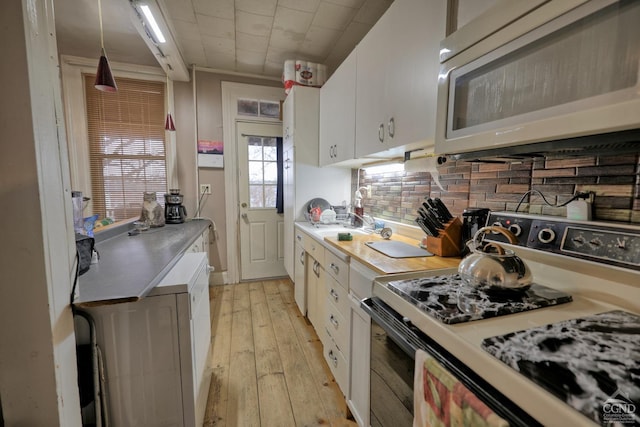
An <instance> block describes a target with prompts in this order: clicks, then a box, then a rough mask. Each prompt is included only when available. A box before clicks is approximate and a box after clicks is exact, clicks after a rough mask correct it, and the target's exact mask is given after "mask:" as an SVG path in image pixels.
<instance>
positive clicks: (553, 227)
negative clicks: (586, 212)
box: [485, 212, 640, 270]
mask: <svg viewBox="0 0 640 427" xmlns="http://www.w3.org/2000/svg"><path fill="white" fill-rule="evenodd" d="M487 225H495V226H499V227H504V228H507V229H508V230H510V231H511V232H513V234H515V235H516V237H518V245H519V246H525V247H527V248H531V249H537V250H541V251H545V252H552V253H557V254H562V255H565V256H571V257H575V258H583V259H588V260H591V261H596V262H601V263H605V264H611V265H617V266H620V267H625V268H632V269H635V270H640V227H639V226H633V225H627V224H614V223H605V222H596V221H571V220H568V219H566V218H562V217H552V216H541V215H527V214H518V213H513V212H492V213H491V214H490V215H489V218H488V220H487ZM485 239H487V240H493V241H498V242H503V243H506V242H507V240H506V238H505V237H504V236H503V235H501V234H498V233H495V234H493V233H490V234H487V235H486V236H485Z"/></svg>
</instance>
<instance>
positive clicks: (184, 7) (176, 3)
mask: <svg viewBox="0 0 640 427" xmlns="http://www.w3.org/2000/svg"><path fill="white" fill-rule="evenodd" d="M160 4H161V6H162V9H163V10H164V9H165V8H166V11H167V12H168V13H167V15H168V16H170V17H171V19H172V20H174V19H179V20H181V21H187V22H191V23H192V24H195V23H196V14H195V13H194V10H193V4H192V3H191V0H169V1H164V2H162V3H160Z"/></svg>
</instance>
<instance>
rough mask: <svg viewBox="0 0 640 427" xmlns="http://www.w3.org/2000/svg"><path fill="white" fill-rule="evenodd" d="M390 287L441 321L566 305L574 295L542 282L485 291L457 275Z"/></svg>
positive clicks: (398, 282) (427, 278)
mask: <svg viewBox="0 0 640 427" xmlns="http://www.w3.org/2000/svg"><path fill="white" fill-rule="evenodd" d="M387 287H388V288H389V289H390V290H391V291H393V292H394V293H396V294H398V295H400V296H401V297H402V298H404V299H405V300H407V301H409V302H410V303H412V304H413V305H415V306H417V307H418V308H420V309H421V310H423V311H424V312H426V313H427V314H429V315H430V316H432V317H434V318H436V319H438V320H439V321H441V322H442V323H447V324H453V323H461V322H469V321H472V320H480V319H487V318H490V317H496V316H503V315H507V314H513V313H519V312H522V311H528V310H535V309H537V308H542V307H549V306H552V305H557V304H563V303H566V302H570V301H571V300H572V298H571V295H569V294H566V293H564V292H561V291H558V290H556V289H552V288H549V287H546V286H543V285H539V284H536V283H534V284H532V285H531V287H529V288H528V289H527V290H522V291H500V292H495V291H482V290H478V289H476V288H473V287H470V286H467V285H465V284H464V283H463V281H462V279H461V278H460V276H459V275H458V274H452V275H443V276H432V277H421V278H417V279H408V280H396V281H392V282H389V283H387Z"/></svg>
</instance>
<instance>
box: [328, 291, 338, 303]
mask: <svg viewBox="0 0 640 427" xmlns="http://www.w3.org/2000/svg"><path fill="white" fill-rule="evenodd" d="M329 294H330V295H331V296H332V297H333V299H334V300H336V302H338V299H339V298H338V297H339V295H338V293H337V292H336V291H335V290H333V289H331V291H329Z"/></svg>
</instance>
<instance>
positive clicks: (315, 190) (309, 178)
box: [282, 86, 351, 280]
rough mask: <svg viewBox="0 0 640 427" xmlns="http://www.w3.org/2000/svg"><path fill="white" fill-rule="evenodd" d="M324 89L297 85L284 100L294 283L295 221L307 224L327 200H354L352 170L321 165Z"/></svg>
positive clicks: (287, 245) (288, 245)
mask: <svg viewBox="0 0 640 427" xmlns="http://www.w3.org/2000/svg"><path fill="white" fill-rule="evenodd" d="M319 122H320V89H318V88H314V87H306V86H294V87H293V88H291V92H289V95H288V96H287V99H285V101H284V105H283V111H282V133H283V144H282V145H283V154H284V156H283V163H284V165H283V168H284V171H283V207H284V212H283V214H284V233H283V234H284V264H285V269H286V270H287V273H288V274H289V276H290V277H291V279H292V280H294V277H295V272H294V236H293V227H294V222H295V221H304V220H305V213H307V204H308V203H309V201H310V200H312V199H315V198H323V199H325V200H327V201H328V202H329V203H331V204H332V205H338V204H342V202H343V201H348V200H350V195H351V171H350V170H348V169H344V168H333V167H326V168H320V167H319V166H318V140H319V131H318V127H319Z"/></svg>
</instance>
